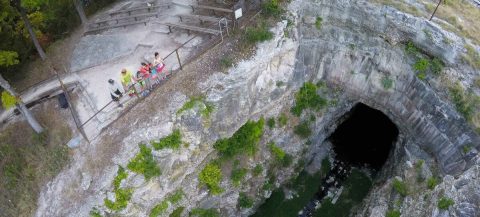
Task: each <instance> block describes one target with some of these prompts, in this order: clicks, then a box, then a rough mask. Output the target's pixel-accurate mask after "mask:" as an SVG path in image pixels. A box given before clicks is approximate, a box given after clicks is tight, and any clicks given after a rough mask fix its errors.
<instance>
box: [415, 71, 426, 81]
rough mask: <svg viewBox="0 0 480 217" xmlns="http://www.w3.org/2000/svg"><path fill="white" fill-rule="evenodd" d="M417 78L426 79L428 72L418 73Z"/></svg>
mask: <svg viewBox="0 0 480 217" xmlns="http://www.w3.org/2000/svg"><path fill="white" fill-rule="evenodd" d="M417 78H418V79H420V80H425V79H426V78H427V74H426V73H425V72H419V73H418V74H417Z"/></svg>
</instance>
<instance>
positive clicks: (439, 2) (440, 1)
mask: <svg viewBox="0 0 480 217" xmlns="http://www.w3.org/2000/svg"><path fill="white" fill-rule="evenodd" d="M440 4H442V0H439V1H438V4H437V7H436V8H435V10H434V11H433V13H432V16H431V17H430V19H429V21H432V19H433V16H435V13H437V9H438V7H440Z"/></svg>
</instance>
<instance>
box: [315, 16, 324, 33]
mask: <svg viewBox="0 0 480 217" xmlns="http://www.w3.org/2000/svg"><path fill="white" fill-rule="evenodd" d="M322 21H323V19H322V18H321V17H317V19H315V27H317V29H318V30H319V29H321V28H322Z"/></svg>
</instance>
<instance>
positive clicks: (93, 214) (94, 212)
mask: <svg viewBox="0 0 480 217" xmlns="http://www.w3.org/2000/svg"><path fill="white" fill-rule="evenodd" d="M89 214H90V217H102V214H100V211H98V210H97V209H96V208H93V209H92V210H90V213H89Z"/></svg>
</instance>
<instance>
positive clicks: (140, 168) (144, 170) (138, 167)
mask: <svg viewBox="0 0 480 217" xmlns="http://www.w3.org/2000/svg"><path fill="white" fill-rule="evenodd" d="M127 168H128V169H129V170H131V171H133V172H135V173H138V174H143V176H145V179H146V180H149V179H151V178H153V177H155V176H160V174H161V172H160V168H159V167H158V166H157V162H156V161H155V159H153V155H152V149H150V148H148V147H147V146H146V145H145V144H140V153H138V154H137V155H136V156H135V157H134V158H133V159H132V160H130V162H129V163H128V165H127Z"/></svg>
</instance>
